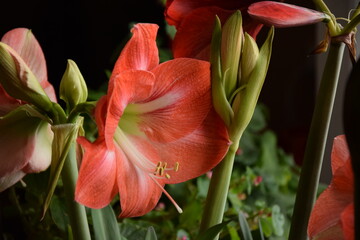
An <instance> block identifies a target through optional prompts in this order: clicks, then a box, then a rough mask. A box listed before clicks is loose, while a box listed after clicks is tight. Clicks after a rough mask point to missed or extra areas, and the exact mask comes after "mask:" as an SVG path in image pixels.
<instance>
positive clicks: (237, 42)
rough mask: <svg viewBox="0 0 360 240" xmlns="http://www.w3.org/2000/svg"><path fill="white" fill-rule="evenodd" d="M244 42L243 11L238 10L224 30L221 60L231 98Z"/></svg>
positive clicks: (227, 93)
mask: <svg viewBox="0 0 360 240" xmlns="http://www.w3.org/2000/svg"><path fill="white" fill-rule="evenodd" d="M242 44H243V29H242V18H241V12H240V11H236V12H235V13H234V14H233V15H231V16H230V18H229V19H228V20H227V21H226V23H225V25H224V27H223V30H222V39H221V60H222V62H221V63H222V72H223V73H225V72H227V74H226V78H225V79H224V85H225V92H226V96H227V98H228V99H229V98H230V96H231V95H232V93H233V92H234V91H235V90H236V88H237V82H238V81H237V77H238V69H239V62H240V53H241V47H242Z"/></svg>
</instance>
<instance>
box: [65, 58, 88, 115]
mask: <svg viewBox="0 0 360 240" xmlns="http://www.w3.org/2000/svg"><path fill="white" fill-rule="evenodd" d="M87 97H88V90H87V86H86V83H85V80H84V78H83V76H82V75H81V72H80V70H79V68H78V67H77V65H76V63H75V62H74V61H72V60H68V64H67V67H66V70H65V73H64V75H63V77H62V79H61V82H60V98H61V99H62V100H64V101H65V102H66V104H67V107H68V109H69V110H71V109H73V108H74V107H75V106H76V105H78V104H79V103H84V102H85V101H86V99H87Z"/></svg>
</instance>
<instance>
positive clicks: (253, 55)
mask: <svg viewBox="0 0 360 240" xmlns="http://www.w3.org/2000/svg"><path fill="white" fill-rule="evenodd" d="M258 57H259V48H258V46H257V44H256V42H255V40H254V39H253V38H252V37H251V36H250V35H249V34H248V33H245V39H244V46H243V51H242V54H241V62H240V71H239V81H240V86H242V85H244V84H246V83H247V82H248V80H249V79H248V78H249V76H250V74H251V73H252V71H253V70H254V68H255V64H256V61H257V59H258Z"/></svg>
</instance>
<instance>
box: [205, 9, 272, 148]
mask: <svg viewBox="0 0 360 240" xmlns="http://www.w3.org/2000/svg"><path fill="white" fill-rule="evenodd" d="M273 36H274V28H273V27H272V28H271V29H270V31H269V33H268V36H267V39H266V40H265V42H264V44H263V46H262V47H261V49H260V50H259V48H258V46H257V44H256V42H255V40H254V39H253V38H252V37H251V36H250V35H249V34H247V33H246V32H245V33H244V32H243V28H242V17H241V12H240V11H236V12H235V13H234V14H233V15H232V16H231V17H230V18H229V19H228V20H227V22H226V23H225V24H224V26H223V28H221V22H220V20H219V18H218V17H216V21H215V28H214V32H213V37H212V42H211V57H210V61H211V66H212V95H213V104H214V107H215V110H216V111H217V113H218V114H219V115H220V117H221V118H222V119H223V121H224V122H225V124H226V126H227V128H228V131H229V135H230V139H231V140H232V141H233V142H238V141H239V140H240V138H241V135H242V133H243V132H244V130H245V128H246V127H247V125H248V124H249V122H250V120H251V118H252V116H253V113H254V110H255V107H256V104H257V100H258V98H259V95H260V91H261V89H262V86H263V83H264V80H265V77H266V73H267V69H268V66H269V62H270V56H271V48H272V41H273Z"/></svg>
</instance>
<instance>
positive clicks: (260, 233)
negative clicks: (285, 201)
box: [259, 221, 265, 240]
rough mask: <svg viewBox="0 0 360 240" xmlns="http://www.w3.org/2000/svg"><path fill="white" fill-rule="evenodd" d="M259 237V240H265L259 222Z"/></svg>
mask: <svg viewBox="0 0 360 240" xmlns="http://www.w3.org/2000/svg"><path fill="white" fill-rule="evenodd" d="M259 235H260V239H261V240H265V237H264V233H263V230H262V226H261V222H260V221H259Z"/></svg>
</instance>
